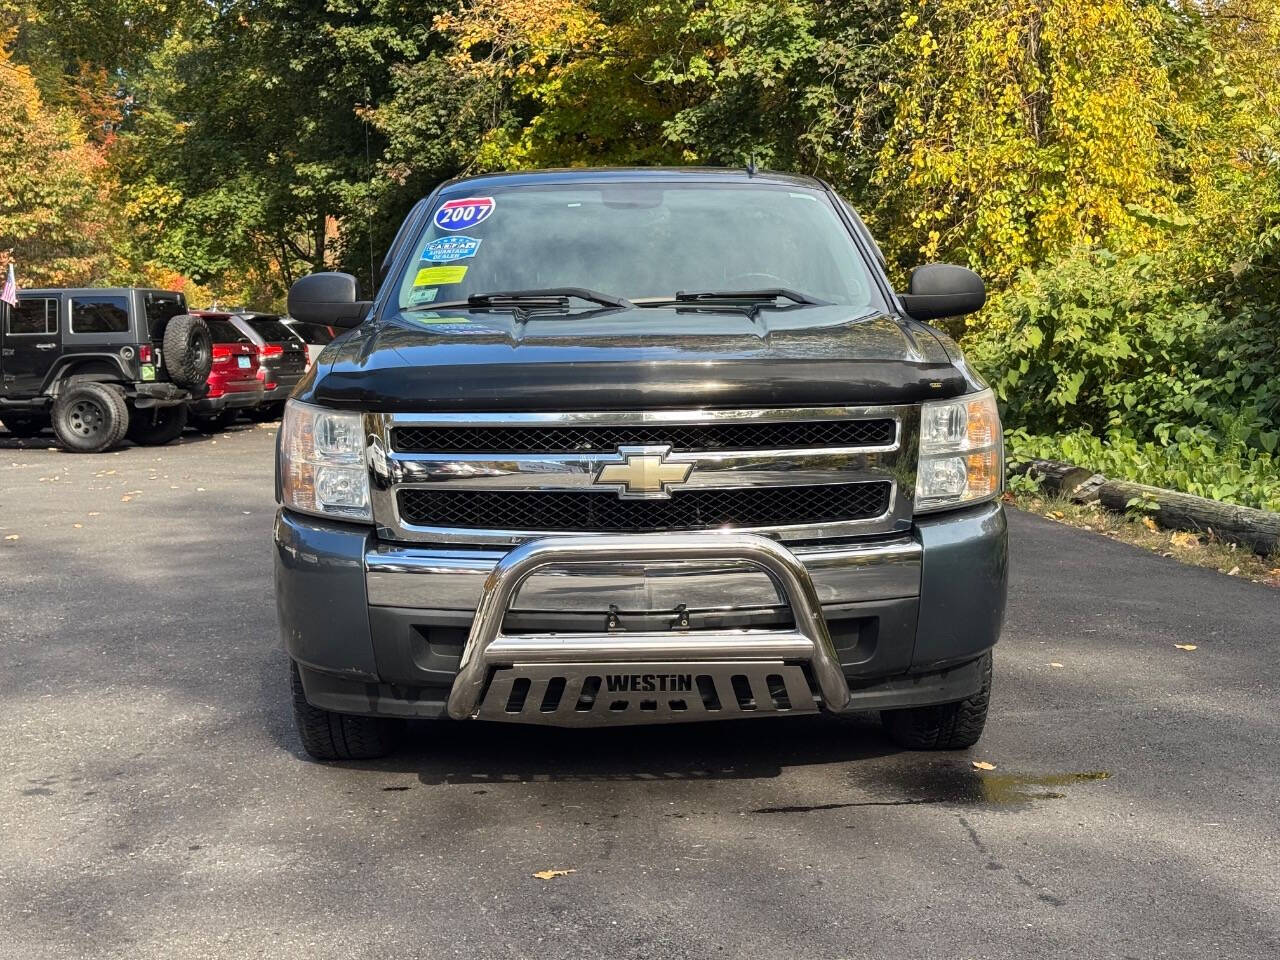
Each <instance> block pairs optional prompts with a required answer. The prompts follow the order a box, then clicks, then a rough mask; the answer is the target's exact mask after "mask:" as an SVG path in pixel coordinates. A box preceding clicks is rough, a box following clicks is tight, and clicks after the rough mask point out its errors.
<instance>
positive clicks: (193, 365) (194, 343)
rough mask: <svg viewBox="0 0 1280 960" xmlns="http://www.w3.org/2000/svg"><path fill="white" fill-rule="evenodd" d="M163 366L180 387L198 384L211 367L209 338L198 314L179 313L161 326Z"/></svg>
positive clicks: (206, 375) (211, 340)
mask: <svg viewBox="0 0 1280 960" xmlns="http://www.w3.org/2000/svg"><path fill="white" fill-rule="evenodd" d="M164 368H165V370H167V371H169V379H170V380H172V381H173V382H174V383H176V384H177V385H178V386H180V387H198V386H201V385H202V384H203V383H204V382H205V381H206V380H208V379H209V371H210V370H211V369H213V339H212V338H211V337H210V336H209V327H208V326H207V325H206V324H205V322H204V321H203V320H202V319H200V318H199V317H193V316H191V315H190V314H185V313H184V314H181V315H179V316H176V317H173V318H172V319H170V320H169V322H168V324H166V325H165V328H164Z"/></svg>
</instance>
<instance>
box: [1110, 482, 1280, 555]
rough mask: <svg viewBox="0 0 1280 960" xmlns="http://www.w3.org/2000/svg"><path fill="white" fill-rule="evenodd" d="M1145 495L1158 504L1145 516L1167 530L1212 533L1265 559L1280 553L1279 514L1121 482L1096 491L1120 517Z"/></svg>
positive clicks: (1111, 483)
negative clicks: (1135, 500)
mask: <svg viewBox="0 0 1280 960" xmlns="http://www.w3.org/2000/svg"><path fill="white" fill-rule="evenodd" d="M1144 494H1145V495H1146V497H1147V499H1148V500H1150V501H1152V502H1153V503H1155V504H1157V509H1156V510H1154V511H1144V513H1146V514H1147V515H1148V516H1150V517H1151V518H1152V519H1153V520H1155V521H1156V523H1158V524H1160V526H1162V527H1165V528H1167V529H1169V530H1194V531H1196V532H1208V531H1212V532H1213V534H1214V536H1216V537H1217V538H1218V539H1220V540H1226V541H1228V542H1234V543H1239V544H1243V545H1244V546H1247V547H1251V548H1252V549H1253V550H1254V551H1255V552H1257V553H1260V554H1262V555H1264V556H1265V555H1266V554H1269V553H1274V552H1276V551H1277V550H1278V549H1280V513H1271V512H1270V511H1267V510H1254V509H1253V508H1252V507H1237V506H1235V505H1234V504H1230V503H1221V502H1220V501H1217V500H1206V499H1205V498H1204V497H1196V496H1192V495H1191V494H1189V493H1178V492H1176V491H1174V490H1162V489H1160V488H1159V487H1148V486H1146V485H1145V484H1141V483H1128V482H1127V481H1124V480H1108V481H1107V482H1106V483H1104V484H1102V486H1101V487H1099V488H1098V500H1099V501H1100V502H1101V503H1102V505H1103V506H1104V507H1106V508H1107V509H1108V510H1116V511H1118V512H1121V513H1123V512H1125V511H1126V510H1127V509H1128V504H1129V502H1130V501H1131V500H1133V499H1134V498H1137V499H1139V500H1141V499H1142V498H1143V496H1144Z"/></svg>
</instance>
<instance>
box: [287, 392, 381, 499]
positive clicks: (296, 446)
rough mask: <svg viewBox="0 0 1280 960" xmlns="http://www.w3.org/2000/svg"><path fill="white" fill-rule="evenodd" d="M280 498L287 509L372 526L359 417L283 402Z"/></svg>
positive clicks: (362, 424)
mask: <svg viewBox="0 0 1280 960" xmlns="http://www.w3.org/2000/svg"><path fill="white" fill-rule="evenodd" d="M280 494H281V500H282V502H283V503H284V505H285V506H286V507H288V508H289V509H290V510H297V511H299V512H301V513H310V514H315V515H316V516H320V517H337V518H339V519H342V520H363V521H366V522H372V521H373V509H372V507H371V506H370V505H369V468H368V466H367V465H366V464H365V435H364V417H363V416H361V415H360V414H358V413H348V412H344V411H341V410H329V409H327V408H326V407H317V406H313V405H312V404H309V403H300V402H299V401H297V400H290V401H289V402H288V403H286V404H285V405H284V423H283V424H282V425H281V427H280Z"/></svg>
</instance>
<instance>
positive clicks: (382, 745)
mask: <svg viewBox="0 0 1280 960" xmlns="http://www.w3.org/2000/svg"><path fill="white" fill-rule="evenodd" d="M289 682H290V685H291V686H292V688H293V720H294V723H295V724H297V727H298V736H299V737H301V738H302V748H303V749H304V750H306V751H307V753H308V754H309V755H310V756H311V757H312V758H314V759H316V760H373V759H376V758H377V757H385V756H386V755H387V754H388V753H390V752H391V751H392V750H394V749H395V734H396V732H397V730H398V725H396V724H395V723H394V722H393V721H391V720H387V719H386V718H384V717H358V716H355V715H354V714H349V713H334V712H333V711H331V710H321V709H320V708H319V707H313V706H312V705H311V704H309V703H307V695H306V694H305V693H304V692H303V690H302V677H300V676H299V675H298V665H297V664H296V663H294V662H293V661H292V660H290V661H289Z"/></svg>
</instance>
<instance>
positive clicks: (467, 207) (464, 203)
mask: <svg viewBox="0 0 1280 960" xmlns="http://www.w3.org/2000/svg"><path fill="white" fill-rule="evenodd" d="M493 208H494V202H493V197H462V198H461V199H459V200H446V201H445V202H444V205H443V206H441V207H440V209H439V210H437V211H436V216H435V222H436V226H437V227H439V228H440V229H441V230H451V231H452V230H467V229H469V228H471V227H474V226H475V225H476V224H478V223H484V222H485V221H486V220H488V219H489V217H490V216H491V215H492V214H493Z"/></svg>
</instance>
